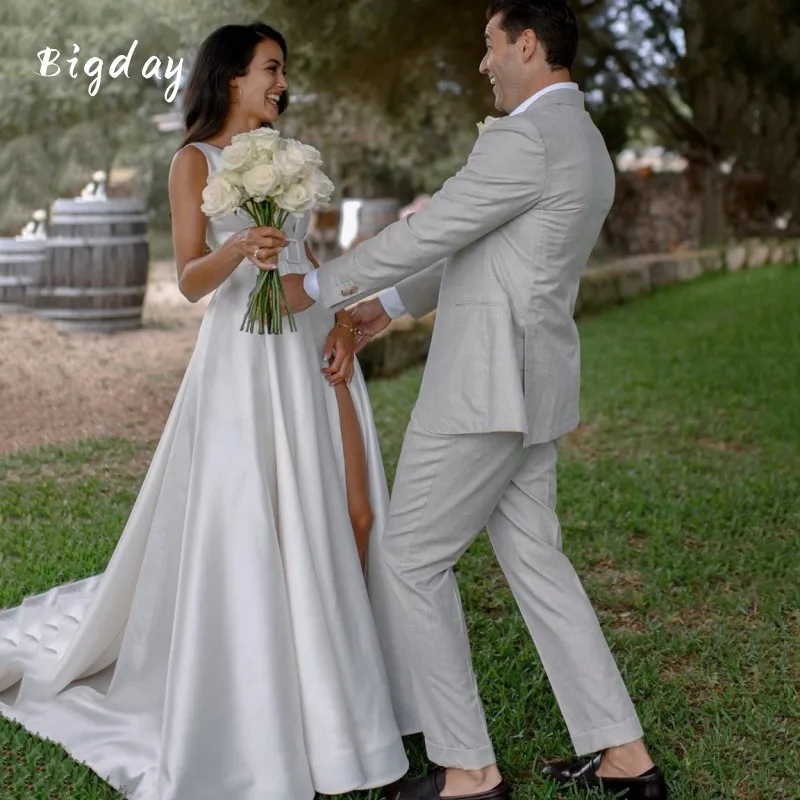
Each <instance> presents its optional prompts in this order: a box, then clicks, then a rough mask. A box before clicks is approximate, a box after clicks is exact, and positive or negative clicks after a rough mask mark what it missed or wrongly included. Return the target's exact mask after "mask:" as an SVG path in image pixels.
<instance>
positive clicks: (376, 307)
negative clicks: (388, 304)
mask: <svg viewBox="0 0 800 800" xmlns="http://www.w3.org/2000/svg"><path fill="white" fill-rule="evenodd" d="M350 314H351V315H352V317H353V323H354V324H355V326H356V329H357V330H358V332H359V334H360V336H358V337H357V341H356V353H358V352H360V351H361V350H363V349H364V347H366V346H367V345H368V344H369V343H370V342H371V341H372V339H373V337H375V336H377V335H378V334H379V333H380V332H381V331H382V330H384V329H385V328H386V327H387V326H388V325H389V323H390V322H391V321H392V318H391V317H390V316H389V315H388V314H387V313H386V309H385V308H384V307H383V303H381V301H380V300H379V299H378V298H377V297H373V298H372V299H371V300H365V301H364V302H363V303H359V304H358V305H357V306H355V308H351V309H350Z"/></svg>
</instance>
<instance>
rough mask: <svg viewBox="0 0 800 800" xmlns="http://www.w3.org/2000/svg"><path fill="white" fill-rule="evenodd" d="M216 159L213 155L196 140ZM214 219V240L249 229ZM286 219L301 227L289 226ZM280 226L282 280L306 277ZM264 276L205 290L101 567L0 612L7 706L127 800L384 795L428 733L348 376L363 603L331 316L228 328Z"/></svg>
mask: <svg viewBox="0 0 800 800" xmlns="http://www.w3.org/2000/svg"><path fill="white" fill-rule="evenodd" d="M200 149H201V150H202V151H203V152H204V153H205V154H206V157H207V159H208V160H209V164H210V165H211V167H216V165H217V163H218V159H219V150H218V149H217V148H214V147H211V146H209V145H200ZM250 224H252V223H250V222H249V221H248V220H245V219H241V218H240V217H237V216H234V215H231V216H229V217H226V218H225V219H223V220H221V221H220V222H217V223H213V224H212V225H211V226H209V246H211V247H212V248H213V247H216V246H217V245H218V244H219V243H220V242H221V241H223V240H224V239H225V238H226V237H227V236H229V235H230V234H231V233H233V232H234V231H236V230H239V229H241V228H243V227H247V226H248V225H250ZM293 226H294V227H293ZM307 227H308V215H306V217H305V218H303V219H296V218H294V217H290V218H289V221H288V222H287V226H286V232H287V234H288V236H289V237H290V240H291V241H290V243H289V245H288V247H287V248H286V250H285V251H284V252H283V253H282V255H281V259H280V270H281V272H282V273H287V272H299V273H305V272H307V271H308V270H310V269H312V268H313V267H312V265H311V264H310V263H309V261H308V260H307V258H306V256H305V251H304V245H303V242H304V239H305V234H306V230H307ZM256 272H257V271H256V268H255V267H253V266H252V265H251V264H249V262H243V263H242V264H241V265H240V266H239V267H238V268H237V269H236V271H235V272H234V273H233V274H232V275H231V277H230V278H229V279H228V280H227V281H226V282H225V283H224V284H223V285H222V286H221V287H220V288H219V289H218V290H217V291H216V292H215V294H214V296H213V297H212V298H211V301H210V303H209V306H208V310H207V312H206V314H205V317H204V319H203V323H202V326H201V328H200V331H199V334H198V338H197V344H196V348H195V351H194V353H193V355H192V358H191V361H190V362H189V365H188V368H187V371H186V374H185V376H184V379H183V382H182V384H181V387H180V389H179V391H178V394H177V398H176V401H175V405H174V407H173V409H172V412H171V414H170V416H169V419H168V422H167V424H166V428H165V431H164V434H163V437H162V439H161V441H160V443H159V445H158V448H157V450H156V452H155V455H154V457H153V461H152V464H151V466H150V468H149V471H148V473H147V476H146V478H145V480H144V483H143V485H142V488H141V491H140V494H139V496H138V499H137V501H136V503H135V506H134V508H133V510H132V513H131V516H130V519H129V521H128V523H127V525H126V526H125V529H124V531H123V533H122V536H121V538H120V540H119V544H118V546H117V548H116V551H115V552H114V554H113V556H112V558H111V561H110V563H109V565H108V567H107V570H106V572H105V573H103V574H102V575H99V576H95V577H92V578H89V579H87V580H83V581H78V582H76V583H72V584H68V585H65V586H60V587H57V588H54V589H52V590H50V591H49V592H46V593H44V594H42V595H38V596H36V597H32V598H29V599H27V600H26V601H25V602H23V604H22V605H21V606H20V607H18V608H14V609H10V610H8V611H5V612H3V613H2V614H0V714H3V715H5V716H7V717H9V718H11V719H14V720H17V721H18V722H20V723H21V724H22V725H23V726H25V727H26V728H27V729H28V730H30V731H32V732H35V733H37V734H39V735H40V736H42V737H45V738H48V739H52V740H54V741H56V742H59V743H60V744H62V745H63V746H64V747H65V749H66V750H67V751H68V752H69V753H70V754H71V755H72V756H73V757H74V758H75V759H77V760H78V761H82V762H85V763H86V764H88V766H89V767H91V768H92V769H93V770H94V771H95V772H96V773H98V774H99V775H100V776H101V777H102V778H104V779H105V780H107V781H108V782H109V783H110V784H111V785H112V786H114V787H116V788H117V789H119V790H120V791H121V792H122V793H123V794H125V795H126V796H127V797H128V798H130V799H131V800H312V798H313V797H314V794H315V791H317V792H321V793H323V794H339V793H345V792H348V791H351V790H356V789H364V788H371V787H375V786H381V785H384V784H387V783H390V782H391V781H393V780H395V779H397V778H399V777H400V776H401V775H403V773H404V772H405V771H406V769H407V761H406V756H405V753H404V750H403V745H402V742H401V738H400V736H401V733H403V734H405V733H411V732H414V731H418V730H420V727H419V724H418V722H417V719H416V713H415V710H414V701H413V696H412V692H411V684H410V676H409V673H408V672H407V670H406V666H405V662H404V661H403V650H402V647H401V644H400V639H399V637H400V635H401V633H402V632H401V630H400V622H398V620H397V619H396V618H395V611H394V610H393V608H392V605H391V601H390V600H389V598H388V597H386V596H385V595H384V587H385V586H386V582H385V580H383V578H382V571H383V564H382V562H381V560H380V549H379V547H377V546H376V544H377V539H378V538H379V536H380V534H381V532H382V530H383V526H384V522H385V518H386V512H387V508H388V496H387V488H386V479H385V475H384V471H383V465H382V462H381V455H380V450H379V446H378V440H377V433H376V430H375V426H374V422H373V417H372V412H371V408H370V404H369V397H368V394H367V390H366V386H365V383H364V380H363V377H362V375H361V373H360V371H359V370H358V369H357V371H356V375H355V378H354V379H353V382H352V384H351V387H350V389H351V393H352V396H353V400H354V402H355V406H356V409H357V412H358V417H359V420H360V423H361V429H362V432H363V437H364V443H365V448H366V453H367V460H368V467H369V482H370V491H371V498H372V507H373V510H374V513H375V526H374V528H373V541H372V546H371V548H370V562H369V565H368V572H369V594H368V589H367V586H366V585H365V581H364V578H363V576H362V573H361V570H360V566H359V562H358V556H357V552H356V546H355V542H354V538H353V533H352V529H351V526H350V521H349V517H348V510H347V500H346V490H345V477H344V475H345V473H344V456H343V451H342V440H341V429H340V425H339V414H338V405H337V402H336V397H335V392H334V390H333V388H331V387H330V386H329V385H328V383H327V381H326V380H325V377H324V376H323V375H322V373H321V368H322V366H323V365H322V349H323V345H324V342H325V339H326V337H327V335H328V332H329V331H330V329H331V326H332V325H333V322H334V320H333V314H332V313H331V312H330V311H329V310H328V309H326V308H324V307H322V306H318V305H315V306H312V307H311V308H310V309H309V310H308V311H305V312H303V313H301V314H299V315H297V317H296V319H297V324H298V331H297V332H295V333H291V332H289V331H288V328H287V326H284V330H285V332H284V333H283V334H282V335H279V336H269V335H266V336H259V335H258V334H249V333H246V332H240V330H239V326H240V324H241V319H242V316H243V313H244V309H245V305H246V300H247V297H248V294H249V292H250V291H251V289H252V287H253V285H254V283H255V277H256Z"/></svg>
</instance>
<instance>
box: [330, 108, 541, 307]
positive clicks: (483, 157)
mask: <svg viewBox="0 0 800 800" xmlns="http://www.w3.org/2000/svg"><path fill="white" fill-rule="evenodd" d="M546 162H547V159H546V151H545V146H544V142H543V141H542V137H541V134H540V133H539V131H538V129H537V128H536V126H535V125H534V124H533V123H532V122H531V121H530V120H527V119H525V118H523V117H522V116H521V115H520V116H514V117H504V118H502V119H499V120H497V121H496V122H493V123H492V124H491V125H489V126H488V127H487V128H486V129H485V130H484V132H483V133H482V134H481V135H480V136H479V137H478V140H477V142H476V143H475V147H474V148H473V150H472V153H471V154H470V157H469V160H468V161H467V163H466V165H465V166H464V167H463V168H462V169H461V171H460V172H458V174H456V175H455V176H454V177H452V178H450V179H449V180H448V181H447V182H446V183H445V184H444V185H443V186H442V188H441V189H440V190H439V191H438V192H437V193H436V194H435V195H434V196H433V197H432V198H431V200H430V202H429V203H428V204H427V205H426V206H425V207H424V208H423V209H421V210H420V211H418V212H416V213H415V214H412V215H410V216H408V217H406V218H405V219H401V220H398V221H397V222H394V223H393V224H392V225H390V226H389V227H388V228H385V229H384V230H382V231H381V232H380V233H379V234H378V235H377V236H374V237H373V238H371V239H368V240H367V241H365V242H362V243H361V244H360V245H359V246H358V247H356V248H354V249H353V250H351V251H350V252H349V253H346V254H344V255H343V256H340V257H339V258H336V259H334V260H333V261H329V262H328V263H326V264H323V265H322V266H321V267H320V268H319V270H318V277H319V286H320V291H321V294H322V301H323V303H324V304H325V305H326V306H328V307H329V308H334V309H338V308H340V307H344V306H346V305H349V304H351V303H353V302H355V301H356V300H358V299H359V298H361V297H363V296H366V295H370V294H374V293H375V292H377V291H379V290H381V289H385V288H386V287H387V286H395V285H397V284H399V283H401V281H403V280H404V279H405V278H408V277H410V276H411V275H414V274H415V273H417V272H420V271H422V270H424V269H426V268H428V267H431V265H435V262H437V261H440V260H441V259H444V258H446V257H447V256H449V255H451V254H452V253H455V252H457V251H458V250H461V249H462V248H464V247H466V246H467V245H469V244H472V242H475V241H477V240H478V239H480V238H482V237H483V236H485V235H486V234H487V233H489V232H491V231H493V230H495V229H496V228H499V227H500V226H501V225H504V224H505V223H506V222H508V221H509V220H511V219H513V218H514V217H517V216H519V215H520V214H522V213H524V212H526V211H528V210H529V209H530V208H531V207H532V206H534V205H535V204H536V203H537V201H538V200H539V199H540V198H541V196H542V194H543V192H544V186H545V181H546V177H547V170H546V167H547V163H546ZM411 288H412V292H411V295H410V296H411V297H412V305H414V298H413V295H414V291H413V290H414V285H412V286H411ZM398 290H399V291H400V295H401V298H402V296H403V292H402V289H401V287H399V286H398ZM427 296H428V297H429V298H430V297H431V296H432V295H431V294H430V293H428V295H427ZM429 302H430V300H429V301H428V303H429ZM428 303H421V304H420V307H422V306H427V305H428Z"/></svg>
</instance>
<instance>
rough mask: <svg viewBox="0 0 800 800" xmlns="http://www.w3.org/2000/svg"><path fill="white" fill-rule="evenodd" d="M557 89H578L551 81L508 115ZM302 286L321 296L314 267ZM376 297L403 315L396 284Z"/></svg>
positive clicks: (390, 312) (391, 313)
mask: <svg viewBox="0 0 800 800" xmlns="http://www.w3.org/2000/svg"><path fill="white" fill-rule="evenodd" d="M558 89H570V90H572V91H575V92H578V91H580V87H579V86H578V84H577V83H573V82H571V81H559V83H551V84H550V86H545V88H544V89H540V90H539V91H538V92H536V93H535V94H532V95H531V96H530V97H529V98H528V99H527V100H525V101H524V102H522V103H520V104H519V105H518V106H517V107H516V108H515V109H514V110H513V111H512V112H511V113H510V114H509V116H510V117H513V116H514V115H515V114H521V113H522V112H523V111H527V109H528V108H530V107H531V106H532V105H533V104H534V103H535V102H536V101H537V100H538V99H539V98H540V97H542V96H543V95H546V94H549V93H550V92H555V91H556V90H558ZM303 288H304V289H305V291H306V294H307V295H308V296H309V297H310V298H312V299H313V300H315V301H317V302H319V300H320V299H321V298H322V295H321V292H320V290H319V278H318V277H317V271H316V270H315V269H314V270H311V272H309V273H307V274H306V276H305V278H304V279H303ZM378 299H379V300H380V301H381V305H382V306H383V308H384V311H386V313H387V314H388V315H389V316H390V317H391V318H392V319H397V318H398V317H402V316H404V315H405V313H406V309H405V306H403V301H402V300H401V299H400V293H399V292H398V291H397V287H396V286H391V287H389V288H388V289H384V290H383V291H382V292H381V293H380V294H379V295H378Z"/></svg>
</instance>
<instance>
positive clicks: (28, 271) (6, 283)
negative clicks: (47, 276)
mask: <svg viewBox="0 0 800 800" xmlns="http://www.w3.org/2000/svg"><path fill="white" fill-rule="evenodd" d="M45 241H46V240H44V239H21V238H19V237H11V238H3V239H0V314H19V313H23V312H26V311H29V310H30V309H28V308H27V306H28V305H29V304H30V302H31V298H32V291H31V290H32V289H33V287H34V286H35V285H36V284H37V283H38V281H39V280H40V279H41V275H42V268H43V265H44V260H45V252H46V251H45Z"/></svg>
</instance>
